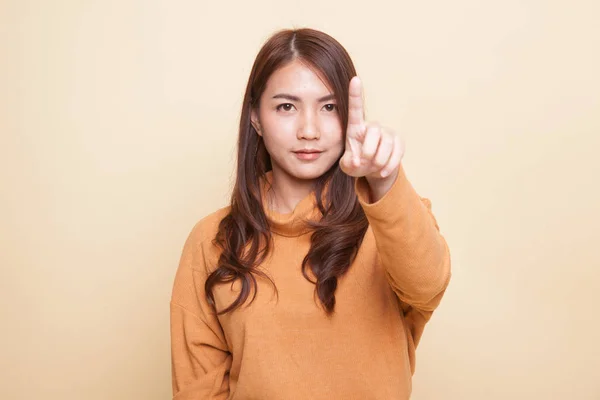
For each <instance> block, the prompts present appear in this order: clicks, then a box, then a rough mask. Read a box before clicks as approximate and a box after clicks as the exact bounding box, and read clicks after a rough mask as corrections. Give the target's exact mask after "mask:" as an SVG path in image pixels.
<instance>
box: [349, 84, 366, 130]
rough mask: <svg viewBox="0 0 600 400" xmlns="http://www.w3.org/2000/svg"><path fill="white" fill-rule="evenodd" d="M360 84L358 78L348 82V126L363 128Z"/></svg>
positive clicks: (363, 119)
mask: <svg viewBox="0 0 600 400" xmlns="http://www.w3.org/2000/svg"><path fill="white" fill-rule="evenodd" d="M362 94H363V90H362V82H361V81H360V78H359V77H358V76H355V77H353V78H352V79H351V80H350V87H349V88H348V124H349V125H358V126H361V127H362V126H364V122H365V118H364V112H365V111H364V105H363V99H362Z"/></svg>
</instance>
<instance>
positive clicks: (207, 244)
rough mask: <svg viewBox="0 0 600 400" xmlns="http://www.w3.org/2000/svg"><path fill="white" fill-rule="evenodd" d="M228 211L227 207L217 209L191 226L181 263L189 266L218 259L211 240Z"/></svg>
mask: <svg viewBox="0 0 600 400" xmlns="http://www.w3.org/2000/svg"><path fill="white" fill-rule="evenodd" d="M230 209H231V207H229V206H227V207H223V208H219V209H218V210H216V211H214V212H212V213H210V214H208V215H206V216H204V217H203V218H201V219H200V220H199V221H197V222H196V223H195V224H194V225H193V227H192V228H191V231H190V232H189V233H188V236H187V239H186V240H185V244H184V246H183V252H182V261H183V260H187V263H189V264H191V265H198V264H206V262H208V261H211V260H212V261H214V259H216V258H218V252H217V248H216V246H215V245H214V244H213V239H214V238H215V236H216V235H217V232H218V230H219V223H220V222H221V220H222V219H223V218H224V217H225V216H226V215H227V214H229V211H230ZM183 263H186V262H183Z"/></svg>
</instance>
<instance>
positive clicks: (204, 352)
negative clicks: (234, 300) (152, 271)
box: [170, 224, 231, 400]
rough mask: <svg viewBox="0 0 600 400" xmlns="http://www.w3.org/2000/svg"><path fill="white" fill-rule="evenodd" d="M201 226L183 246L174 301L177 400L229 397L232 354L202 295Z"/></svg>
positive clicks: (174, 373)
mask: <svg viewBox="0 0 600 400" xmlns="http://www.w3.org/2000/svg"><path fill="white" fill-rule="evenodd" d="M199 225H200V224H197V225H196V226H195V227H194V229H193V230H192V232H191V234H190V235H189V237H188V239H187V241H186V243H185V245H184V248H183V253H182V255H181V259H180V263H179V267H178V269H177V273H176V275H175V280H174V284H173V291H172V295H171V314H170V317H171V318H170V319H171V368H172V369H171V371H172V385H173V399H174V400H192V399H194V400H197V399H208V400H216V399H226V398H227V397H228V395H229V369H230V368H231V353H230V352H229V351H228V346H227V342H226V339H225V335H224V332H223V329H222V327H221V325H220V323H219V320H218V319H217V317H216V315H215V313H214V309H213V308H212V307H211V306H210V305H209V304H208V302H207V301H206V297H205V295H204V294H205V291H204V283H205V281H206V277H207V273H206V271H207V268H206V265H205V264H206V256H205V252H204V251H203V248H202V242H203V241H202V238H201V237H200V228H199Z"/></svg>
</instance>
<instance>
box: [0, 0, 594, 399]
mask: <svg viewBox="0 0 600 400" xmlns="http://www.w3.org/2000/svg"><path fill="white" fill-rule="evenodd" d="M599 20H600V2H598V1H597V0H589V1H584V0H574V1H570V2H566V1H549V0H537V1H534V0H520V1H518V0H505V1H494V2H491V1H487V2H484V1H476V0H456V1H452V2H448V1H424V2H418V1H404V0H403V1H379V0H372V1H368V2H350V1H338V0H330V1H317V0H304V1H269V0H253V1H251V2H242V1H239V2H215V1H211V2H208V1H178V2H169V1H166V0H147V1H133V0H120V1H114V0H113V1H93V0H88V1H64V0H63V1H58V0H57V1H51V2H50V1H41V0H20V1H17V0H12V1H11V0H8V1H7V0H2V1H0V183H1V195H0V266H1V270H0V271H1V276H0V307H1V308H0V311H1V315H0V318H1V319H0V321H1V324H2V329H1V330H0V354H1V357H0V369H1V370H0V398H2V399H7V400H12V399H15V400H16V399H19V400H21V399H38V398H43V399H46V400H50V399H78V400H79V399H85V400H88V399H89V400H105V399H111V400H121V399H123V400H125V399H148V400H159V399H169V398H170V396H171V386H170V385H171V382H170V349H169V327H168V326H169V316H168V310H169V307H168V304H169V298H170V293H171V285H172V280H173V277H174V273H175V269H176V268H177V263H178V261H179V256H180V254H181V249H182V246H183V242H184V240H185V238H186V237H187V235H188V233H189V231H190V229H191V228H192V226H193V225H194V224H195V222H196V221H198V220H199V219H200V218H202V217H203V216H204V215H206V214H208V213H209V212H212V211H214V210H216V209H217V208H219V207H223V206H225V205H226V204H227V202H228V197H229V194H230V189H231V184H232V178H233V171H234V168H233V166H234V164H233V163H234V162H235V157H234V155H235V142H236V137H237V131H236V129H237V125H238V120H239V111H240V106H241V100H242V95H243V91H244V88H245V85H246V81H247V78H248V73H249V71H250V68H251V65H252V62H253V60H254V57H255V56H256V53H257V52H258V50H259V48H260V46H261V45H262V44H263V42H264V41H265V40H266V39H267V37H268V36H269V35H270V34H271V33H273V32H274V31H275V30H277V29H281V28H293V27H312V28H316V29H321V30H324V31H325V32H327V33H329V34H330V35H332V36H334V37H335V38H336V39H338V40H339V41H340V42H341V43H342V44H343V45H344V46H345V47H346V49H347V50H348V52H349V53H350V54H351V56H352V58H353V60H354V62H355V65H356V67H357V70H358V73H359V75H360V76H361V77H362V80H363V84H364V87H365V101H366V107H367V118H368V119H369V120H376V121H379V122H380V123H382V124H384V125H386V126H389V127H391V128H393V129H395V130H397V131H398V132H402V134H403V135H404V136H405V137H406V144H407V152H406V157H405V159H404V165H405V169H406V171H407V174H408V176H409V179H410V180H411V182H412V183H413V185H414V186H415V188H416V189H417V191H418V192H419V194H420V195H422V196H426V197H428V198H430V199H431V200H432V203H433V210H434V213H435V215H436V217H437V219H438V222H439V224H440V227H441V230H442V233H443V234H444V235H445V237H446V238H447V240H448V242H449V244H450V248H451V253H452V261H453V272H454V273H453V280H452V282H451V284H450V287H449V289H448V291H447V294H446V297H445V299H444V301H443V303H442V305H441V306H440V308H439V309H438V310H437V311H436V313H435V314H434V317H433V319H432V320H431V322H430V324H429V325H428V327H427V328H426V330H425V334H424V336H423V339H422V342H421V344H420V346H419V348H418V351H417V371H416V374H415V376H414V392H413V399H414V400H438V399H450V400H481V399H486V400H487V399H489V400H494V399H508V398H510V399H545V400H546V399H561V400H564V399H576V400H592V399H600V343H599V340H600V323H599V322H598V318H600V311H598V306H599V305H600V297H599V293H600V271H599V270H600V244H599V243H598V242H599V239H600V235H599V233H598V227H599V226H600V183H599V182H600V178H599V173H600V159H599V157H598V152H599V149H600V139H599V136H600V74H599V71H600V24H599V23H598V21H599ZM350 379H351V377H350Z"/></svg>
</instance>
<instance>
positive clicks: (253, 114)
mask: <svg viewBox="0 0 600 400" xmlns="http://www.w3.org/2000/svg"><path fill="white" fill-rule="evenodd" d="M250 123H251V124H252V127H254V130H256V133H258V135H259V136H262V132H261V130H260V122H259V120H258V113H257V112H256V109H255V108H253V109H252V111H251V113H250Z"/></svg>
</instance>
